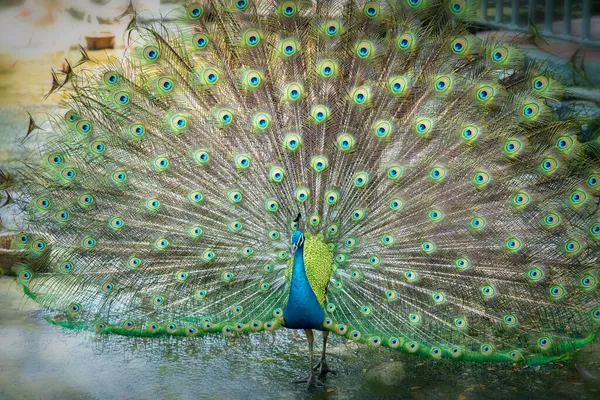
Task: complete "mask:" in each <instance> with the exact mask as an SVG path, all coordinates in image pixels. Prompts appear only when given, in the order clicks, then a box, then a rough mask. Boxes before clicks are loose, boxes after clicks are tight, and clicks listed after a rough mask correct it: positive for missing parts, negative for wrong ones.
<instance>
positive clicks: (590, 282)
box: [579, 274, 597, 289]
mask: <svg viewBox="0 0 600 400" xmlns="http://www.w3.org/2000/svg"><path fill="white" fill-rule="evenodd" d="M579 282H580V283H581V286H582V287H583V288H584V289H592V288H594V287H595V286H596V282H597V281H596V278H595V277H594V276H593V275H591V274H587V275H584V276H583V277H582V278H581V279H580V281H579Z"/></svg>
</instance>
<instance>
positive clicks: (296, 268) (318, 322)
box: [283, 246, 325, 330]
mask: <svg viewBox="0 0 600 400" xmlns="http://www.w3.org/2000/svg"><path fill="white" fill-rule="evenodd" d="M283 317H284V319H285V325H284V326H285V327H286V328H291V329H318V330H323V319H324V318H325V312H324V311H323V309H322V308H321V305H320V304H319V301H318V300H317V296H315V294H314V293H313V291H312V288H311V287H310V284H309V283H308V278H307V277H306V271H305V269H304V246H300V247H299V248H298V250H296V253H295V254H294V264H293V267H292V283H291V288H290V297H289V299H288V303H287V305H286V306H285V309H284V310H283Z"/></svg>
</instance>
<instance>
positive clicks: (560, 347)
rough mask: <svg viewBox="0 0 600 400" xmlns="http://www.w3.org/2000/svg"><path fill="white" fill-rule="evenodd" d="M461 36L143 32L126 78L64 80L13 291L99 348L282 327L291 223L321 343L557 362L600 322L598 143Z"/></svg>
mask: <svg viewBox="0 0 600 400" xmlns="http://www.w3.org/2000/svg"><path fill="white" fill-rule="evenodd" d="M240 4H241V3H240ZM471 15H472V4H471V3H470V2H469V1H466V2H465V1H453V0H450V1H437V0H429V1H425V0H423V1H421V0H406V1H398V2H391V3H387V2H352V1H351V2H345V1H323V2H315V3H310V2H291V1H287V2H278V3H277V4H274V3H273V2H270V1H258V2H251V1H244V2H243V6H242V7H239V5H238V2H230V1H222V2H219V1H210V2H204V3H194V4H191V5H189V6H186V7H184V9H183V11H181V13H180V15H179V16H178V25H177V28H175V27H172V28H171V29H168V30H167V29H165V28H164V27H161V26H155V27H148V28H140V27H139V26H138V28H137V29H138V33H139V38H138V39H137V41H136V43H135V46H133V47H134V49H133V50H132V51H131V52H129V53H128V54H127V55H126V57H125V59H124V60H123V61H122V62H120V63H117V62H115V63H114V65H110V66H108V67H106V68H104V67H98V68H96V69H95V70H94V71H77V73H76V75H74V76H73V77H72V79H71V81H70V85H71V86H72V91H71V94H72V97H71V98H70V100H68V104H67V105H68V109H69V110H70V111H68V112H67V113H66V115H65V118H64V119H61V120H57V121H55V124H54V126H55V132H56V139H55V140H54V141H52V142H51V143H49V144H48V145H47V146H46V147H44V148H43V149H42V153H43V158H42V160H34V159H30V160H27V164H26V167H24V168H23V169H22V170H21V171H20V174H19V176H18V179H15V181H16V185H17V186H18V190H16V192H18V193H20V196H19V198H18V199H17V201H18V202H19V203H20V204H21V205H22V207H23V209H24V210H25V211H26V215H27V218H28V219H27V224H26V226H24V228H23V231H24V232H25V233H23V234H22V235H20V236H19V238H20V239H19V240H17V242H16V243H15V245H14V246H15V250H16V251H19V252H21V253H23V255H24V256H25V257H26V262H25V263H24V264H23V265H20V266H19V282H20V283H21V284H22V285H23V286H24V289H25V292H26V293H27V294H28V295H29V296H31V297H32V298H34V299H35V300H36V301H38V302H39V303H41V304H42V305H44V306H46V307H48V309H49V310H50V311H49V316H48V318H49V319H50V320H51V321H52V322H53V323H56V324H59V325H62V326H66V327H70V328H79V329H95V330H97V331H98V332H101V333H110V332H112V333H119V334H124V335H143V336H168V335H187V336H196V335H201V334H205V333H222V334H224V335H227V336H230V335H235V334H239V333H241V332H258V331H262V330H272V329H276V328H280V327H282V326H284V324H285V315H284V312H283V310H284V308H285V307H286V305H288V296H289V291H290V285H291V284H292V272H291V271H292V269H293V268H292V267H293V261H292V258H291V257H292V254H291V247H290V242H289V238H290V237H291V235H292V232H293V231H294V230H297V229H298V222H294V218H295V217H296V215H297V214H298V213H299V212H300V213H301V215H302V219H301V220H300V221H299V223H300V228H301V230H302V231H303V232H304V233H305V235H306V242H305V243H304V252H305V253H304V261H305V265H306V267H305V273H306V278H307V280H308V282H309V284H310V288H311V289H312V291H313V294H314V295H315V296H316V298H317V300H318V302H319V304H320V305H321V306H322V308H323V311H324V312H325V318H324V321H323V325H322V329H324V330H326V331H328V332H329V331H330V332H333V333H336V334H339V335H343V336H345V337H347V338H348V339H350V340H354V341H357V342H361V343H365V344H369V345H371V346H375V347H376V346H381V345H383V346H387V347H390V348H394V349H399V350H401V351H405V352H408V353H417V354H421V355H425V356H430V357H433V358H439V357H446V358H452V359H464V360H503V361H520V362H527V363H541V362H548V361H551V360H556V359H560V358H563V357H566V356H568V354H570V353H571V352H573V351H574V350H575V349H576V348H578V347H580V346H582V345H583V344H585V343H586V342H588V341H590V340H591V339H592V338H593V336H594V334H595V333H596V331H597V330H598V326H599V322H600V308H599V307H600V298H599V295H598V285H597V280H598V279H599V276H598V273H599V270H598V265H597V257H598V254H599V245H600V228H599V227H598V224H599V222H598V221H599V220H600V214H599V212H598V208H597V202H598V194H599V193H600V184H599V183H598V182H600V181H599V179H600V175H599V168H598V164H597V163H598V154H599V151H600V144H599V142H598V139H597V138H593V139H592V140H587V141H583V140H580V138H579V133H580V131H581V125H582V124H584V123H585V122H586V116H585V115H576V114H574V113H570V114H568V115H567V116H566V117H565V116H564V115H560V116H559V115H558V114H557V113H556V112H555V111H554V106H555V105H556V101H558V100H560V97H561V95H562V93H563V92H564V89H565V88H564V85H563V84H561V83H560V79H559V77H555V76H553V75H552V74H551V68H549V67H548V66H545V65H537V64H530V65H529V67H527V68H525V67H524V65H523V59H524V56H525V54H524V53H523V52H522V51H520V50H519V49H518V47H516V46H515V45H513V44H506V43H502V42H500V41H497V40H496V39H494V38H486V39H483V40H482V39H479V38H476V37H474V36H472V35H470V34H469V33H468V32H467V30H466V25H465V24H464V21H463V20H468V18H469V17H470V16H471ZM451 21H452V22H451ZM286 271H287V272H286Z"/></svg>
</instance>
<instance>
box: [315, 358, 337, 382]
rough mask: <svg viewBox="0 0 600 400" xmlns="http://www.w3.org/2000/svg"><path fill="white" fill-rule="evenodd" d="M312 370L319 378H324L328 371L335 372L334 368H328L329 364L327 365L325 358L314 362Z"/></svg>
mask: <svg viewBox="0 0 600 400" xmlns="http://www.w3.org/2000/svg"><path fill="white" fill-rule="evenodd" d="M313 371H314V372H317V373H318V376H319V378H321V379H322V378H325V377H326V376H327V374H329V373H332V374H334V375H335V374H336V373H337V372H335V371H334V370H332V369H329V365H327V362H326V361H325V360H321V361H319V362H318V363H317V364H315V366H314V367H313Z"/></svg>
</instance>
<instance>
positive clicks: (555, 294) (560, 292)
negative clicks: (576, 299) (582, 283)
mask: <svg viewBox="0 0 600 400" xmlns="http://www.w3.org/2000/svg"><path fill="white" fill-rule="evenodd" d="M549 292H550V298H551V299H552V300H560V299H562V298H563V297H564V295H565V290H564V289H563V287H562V286H560V285H555V286H552V287H551V288H550V289H549Z"/></svg>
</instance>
